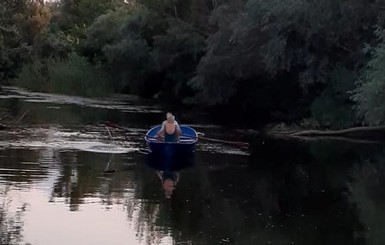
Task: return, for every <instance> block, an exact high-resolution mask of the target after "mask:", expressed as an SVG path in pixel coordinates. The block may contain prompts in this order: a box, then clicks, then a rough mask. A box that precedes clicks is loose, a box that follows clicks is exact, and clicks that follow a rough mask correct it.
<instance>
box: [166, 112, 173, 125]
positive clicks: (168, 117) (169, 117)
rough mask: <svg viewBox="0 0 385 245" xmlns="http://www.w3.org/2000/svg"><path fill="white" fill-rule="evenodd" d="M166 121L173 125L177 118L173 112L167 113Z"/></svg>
mask: <svg viewBox="0 0 385 245" xmlns="http://www.w3.org/2000/svg"><path fill="white" fill-rule="evenodd" d="M166 119H167V122H169V123H173V122H174V121H175V116H174V115H173V114H172V113H171V112H167V114H166Z"/></svg>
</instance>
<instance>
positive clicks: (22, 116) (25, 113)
mask: <svg viewBox="0 0 385 245" xmlns="http://www.w3.org/2000/svg"><path fill="white" fill-rule="evenodd" d="M28 112H29V111H25V112H24V113H23V115H21V117H20V118H19V119H18V120H17V121H16V122H15V124H17V123H19V122H20V121H21V119H23V118H24V117H25V115H27V113H28Z"/></svg>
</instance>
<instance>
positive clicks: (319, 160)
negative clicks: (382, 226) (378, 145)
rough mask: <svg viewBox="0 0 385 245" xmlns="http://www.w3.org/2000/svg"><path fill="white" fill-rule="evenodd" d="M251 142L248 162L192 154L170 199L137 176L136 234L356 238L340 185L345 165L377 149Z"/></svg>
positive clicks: (287, 240)
mask: <svg viewBox="0 0 385 245" xmlns="http://www.w3.org/2000/svg"><path fill="white" fill-rule="evenodd" d="M257 147H260V148H259V149H254V150H253V151H252V152H253V154H252V155H251V156H250V157H249V160H248V165H246V164H244V163H245V160H242V159H241V158H240V157H238V158H237V157H236V156H235V157H232V156H223V155H220V154H210V153H202V152H199V153H197V155H198V159H197V162H198V163H199V164H198V165H197V166H196V167H195V168H194V169H192V170H189V171H187V172H182V173H181V181H180V182H179V184H178V187H177V189H176V191H175V196H174V197H173V199H172V200H171V201H167V200H163V196H162V193H161V187H160V186H159V184H158V182H157V181H158V180H157V179H156V176H155V175H154V177H153V178H152V179H151V180H150V179H147V180H146V179H145V178H143V179H141V178H138V179H137V184H138V186H137V189H136V190H137V192H136V193H137V195H138V196H137V198H139V199H140V200H143V201H142V202H141V203H140V204H138V206H140V210H141V211H140V213H139V214H137V216H138V222H137V223H136V225H137V230H138V232H139V233H140V234H142V235H146V234H148V232H149V231H150V233H151V232H152V233H151V234H156V235H155V237H156V236H157V237H158V239H159V237H165V236H168V235H171V236H172V237H173V239H174V241H175V243H176V244H178V243H183V242H187V243H191V244H220V243H223V244H226V243H228V244H267V243H269V242H270V243H271V244H291V243H292V242H294V243H295V244H315V245H318V244H319V245H321V244H361V243H362V239H363V237H362V232H363V226H362V223H361V220H360V217H359V216H358V213H357V209H356V206H354V205H351V202H350V201H349V200H348V198H347V196H346V193H347V191H348V185H347V183H348V182H349V180H350V173H351V172H350V171H351V168H352V166H353V163H354V162H357V161H359V160H360V158H361V157H362V156H363V155H368V154H373V152H375V151H376V150H378V149H374V148H371V147H363V146H361V145H355V146H354V145H348V146H346V147H344V146H342V145H341V143H340V142H315V143H310V144H309V143H306V144H301V143H293V142H286V143H285V142H279V143H274V142H265V144H264V145H263V146H262V145H261V146H257ZM373 150H374V151H373ZM255 152H258V154H257V155H255ZM242 161H243V163H242ZM152 185H154V186H155V187H159V188H154V187H153V186H152ZM365 200H366V199H365ZM138 206H136V207H138ZM152 222H153V224H152V226H150V227H148V225H149V224H151V223H152ZM146 225H147V226H146ZM143 227H146V228H143ZM154 241H156V240H152V241H151V242H152V243H151V242H149V243H148V244H156V242H154Z"/></svg>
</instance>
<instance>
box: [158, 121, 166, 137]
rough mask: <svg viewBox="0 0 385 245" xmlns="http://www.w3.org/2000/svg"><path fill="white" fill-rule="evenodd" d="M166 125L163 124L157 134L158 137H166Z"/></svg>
mask: <svg viewBox="0 0 385 245" xmlns="http://www.w3.org/2000/svg"><path fill="white" fill-rule="evenodd" d="M165 123H166V122H163V123H162V126H161V127H160V130H159V131H158V133H157V134H156V136H158V137H162V136H163V135H164V130H165Z"/></svg>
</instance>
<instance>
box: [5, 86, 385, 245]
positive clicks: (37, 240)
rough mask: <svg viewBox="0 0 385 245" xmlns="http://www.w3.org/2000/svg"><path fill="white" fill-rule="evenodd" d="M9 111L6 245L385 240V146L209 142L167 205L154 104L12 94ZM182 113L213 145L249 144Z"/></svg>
mask: <svg viewBox="0 0 385 245" xmlns="http://www.w3.org/2000/svg"><path fill="white" fill-rule="evenodd" d="M0 106H1V110H2V111H6V112H7V113H8V114H10V115H12V120H11V122H12V127H10V128H7V129H5V130H1V131H0V193H1V195H0V244H10V245H11V244H33V245H68V244H81V245H87V244H92V245H95V244H103V245H104V244H109V245H120V244H122V245H123V244H125V245H127V244H130V245H131V244H132V245H136V244H165V245H168V244H208V245H211V244H242V245H243V244H245V245H248V244H250V245H253V244H279V245H281V244H303V245H305V244H306V245H308V244H314V245H318V244H319V245H321V244H322V245H324V244H349V245H350V244H378V245H379V244H384V242H385V233H384V232H383V230H384V228H385V221H384V220H385V211H384V210H385V209H384V206H385V191H384V186H385V185H384V184H385V168H384V159H385V151H384V145H383V144H381V143H372V144H368V143H362V142H349V141H336V140H319V141H302V140H278V139H269V138H254V139H250V147H249V148H248V149H245V148H240V147H239V146H237V145H234V144H225V143H218V142H213V141H205V140H199V141H198V144H197V146H196V151H195V153H194V157H193V159H182V160H181V161H180V163H177V164H178V166H179V169H178V171H175V173H177V174H179V181H178V182H177V184H176V186H175V189H174V191H173V194H172V196H171V198H166V195H165V190H164V189H163V186H162V184H161V181H160V178H159V177H158V175H157V171H158V170H160V169H161V168H160V167H159V166H160V165H159V164H160V163H159V162H158V161H157V159H152V158H150V157H149V155H148V154H147V149H146V145H145V142H144V139H143V133H144V132H145V131H146V130H147V129H149V128H150V127H151V126H153V125H155V124H157V123H159V122H160V121H161V120H163V116H164V115H163V114H164V112H163V111H162V110H161V108H159V107H158V106H156V105H153V103H152V102H151V101H143V100H138V99H137V98H134V97H129V96H119V97H115V98H114V99H111V98H110V99H83V98H79V97H70V96H59V95H47V94H39V93H29V92H25V91H22V90H19V89H15V88H6V90H5V91H4V92H3V93H2V94H1V95H0ZM177 116H178V117H177V119H178V120H179V122H180V123H187V124H191V125H192V126H193V127H194V128H195V129H197V130H198V131H199V132H200V133H203V134H204V135H205V137H207V138H215V139H225V140H232V141H234V140H240V139H239V138H238V134H239V132H237V131H235V130H229V129H225V128H222V127H220V126H219V125H214V124H197V122H193V121H189V119H188V118H189V117H188V116H187V115H185V114H184V113H179V114H177ZM106 121H110V122H114V123H117V124H118V125H122V126H124V127H127V128H129V129H130V130H129V131H124V130H119V129H116V128H108V127H107V128H106V127H105V122H106ZM106 170H111V171H106Z"/></svg>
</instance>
